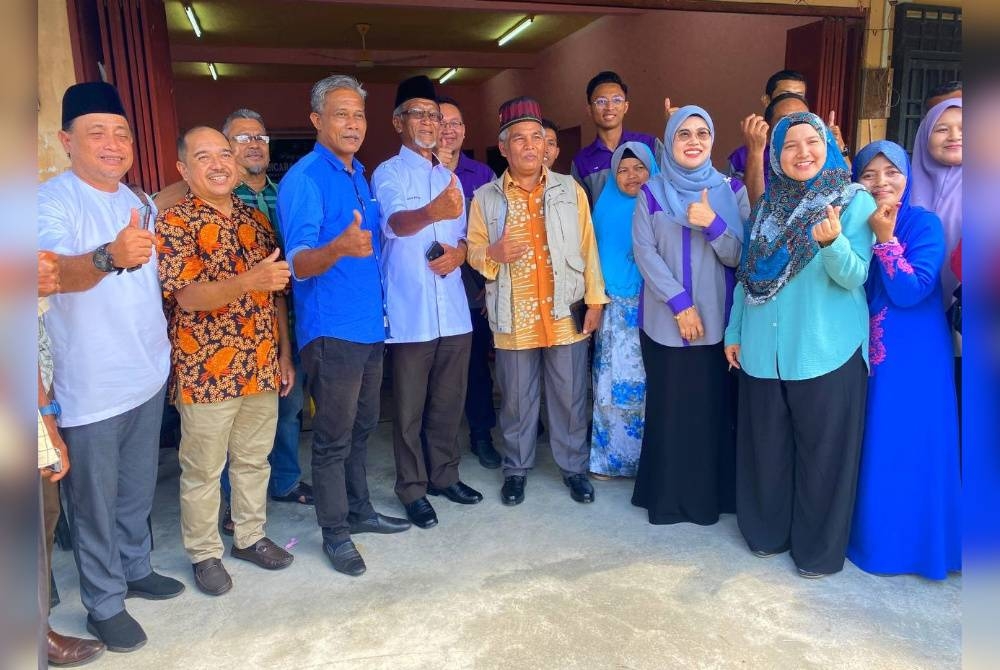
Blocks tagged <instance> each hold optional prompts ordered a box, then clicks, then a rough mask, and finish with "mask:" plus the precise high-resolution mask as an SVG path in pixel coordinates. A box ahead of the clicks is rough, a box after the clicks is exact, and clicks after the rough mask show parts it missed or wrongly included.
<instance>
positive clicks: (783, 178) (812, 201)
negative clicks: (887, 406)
mask: <svg viewBox="0 0 1000 670" xmlns="http://www.w3.org/2000/svg"><path fill="white" fill-rule="evenodd" d="M769 168H770V170H771V171H772V174H771V179H770V180H769V181H768V185H767V189H766V191H765V192H764V197H763V198H762V199H761V200H760V201H759V202H758V204H757V205H756V207H755V208H754V211H753V214H752V215H751V217H750V223H749V224H748V230H747V239H746V240H745V242H744V245H743V258H742V259H741V260H740V267H739V270H738V271H737V278H738V279H739V284H738V285H737V286H736V290H735V292H734V295H733V310H732V314H731V317H730V321H729V327H728V328H727V330H726V340H725V341H726V357H727V359H728V360H729V363H730V365H732V366H734V367H739V368H741V369H742V370H743V374H742V375H741V377H740V390H739V420H738V428H737V435H738V438H737V472H738V484H737V509H738V512H737V518H738V521H739V526H740V530H741V531H742V533H743V536H744V538H745V539H746V541H747V544H748V545H749V547H750V550H751V551H752V552H753V553H754V554H756V555H757V556H761V557H766V556H772V555H774V554H777V553H780V552H784V551H788V550H791V554H792V559H793V560H794V561H795V565H796V566H797V568H798V571H799V574H800V575H801V576H803V577H809V578H815V577H822V576H825V575H827V574H831V573H834V572H838V571H839V570H841V569H842V568H843V565H844V552H845V549H846V548H847V540H848V535H849V532H850V524H851V513H852V511H853V508H854V495H855V487H856V485H857V473H858V454H859V451H860V448H861V439H862V434H863V431H864V421H865V395H866V388H867V381H868V380H867V377H868V368H867V364H868V304H867V301H866V300H865V290H864V284H865V280H866V279H867V278H868V266H869V264H870V262H871V255H872V232H871V229H870V228H869V227H868V217H869V215H870V214H871V213H872V212H873V211H874V210H875V203H874V201H873V200H872V197H871V196H870V195H868V193H866V192H865V191H864V189H863V188H862V187H861V186H859V185H857V184H852V183H851V175H850V172H849V171H848V169H847V165H846V163H845V162H844V159H843V156H841V154H840V150H839V147H838V146H837V143H836V141H835V140H834V138H833V135H832V134H831V133H830V131H829V129H827V127H826V126H825V125H824V124H823V122H822V121H821V120H820V118H819V117H818V116H816V115H815V114H809V113H806V112H796V113H794V114H791V115H789V116H786V117H785V118H783V119H781V121H779V122H778V123H777V125H776V126H775V128H774V132H773V133H772V135H771V154H770V165H769Z"/></svg>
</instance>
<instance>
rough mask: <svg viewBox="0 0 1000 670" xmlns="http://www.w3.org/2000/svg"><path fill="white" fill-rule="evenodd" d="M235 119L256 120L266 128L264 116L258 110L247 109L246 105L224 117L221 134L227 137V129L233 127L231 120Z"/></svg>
mask: <svg viewBox="0 0 1000 670" xmlns="http://www.w3.org/2000/svg"><path fill="white" fill-rule="evenodd" d="M236 119H250V120H251V121H256V122H257V123H259V124H260V125H261V126H262V127H263V128H267V124H265V123H264V117H263V116H261V115H260V114H259V113H258V112H255V111H253V110H252V109H247V108H246V107H240V108H239V109H237V110H236V111H235V112H233V113H232V114H230V115H229V116H227V117H226V120H225V122H223V124H222V134H223V135H225V136H226V137H227V138H228V137H229V131H230V129H232V127H233V121H235V120H236Z"/></svg>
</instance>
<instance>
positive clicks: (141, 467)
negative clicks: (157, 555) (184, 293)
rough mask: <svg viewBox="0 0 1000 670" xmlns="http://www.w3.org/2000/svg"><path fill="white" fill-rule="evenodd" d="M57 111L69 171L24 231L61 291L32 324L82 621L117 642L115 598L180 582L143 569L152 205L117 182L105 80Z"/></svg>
mask: <svg viewBox="0 0 1000 670" xmlns="http://www.w3.org/2000/svg"><path fill="white" fill-rule="evenodd" d="M62 120H63V129H62V131H61V132H60V133H59V138H60V140H61V141H62V144H63V148H64V149H65V150H66V153H67V154H68V155H69V158H70V170H69V171H67V172H64V173H63V174H61V175H59V176H57V177H54V178H52V179H50V180H49V181H47V182H45V183H44V184H42V185H41V186H40V187H39V189H38V242H39V248H41V249H47V250H50V251H53V252H55V253H57V254H59V255H60V260H59V263H60V290H61V291H63V293H62V294H57V295H53V296H51V297H50V298H49V302H50V309H49V311H48V313H46V315H45V326H46V329H47V330H48V334H49V336H50V338H51V340H52V353H53V359H54V363H55V382H54V389H55V391H54V396H55V398H57V399H58V402H59V405H60V409H61V414H60V416H59V427H60V429H61V430H62V435H63V439H64V440H65V441H66V443H67V444H68V445H69V447H70V450H71V451H72V452H73V469H72V470H71V471H70V473H69V475H68V476H67V477H66V479H65V480H64V482H63V485H64V493H65V498H66V503H67V512H68V514H69V519H70V530H71V534H72V538H73V553H74V556H75V558H76V564H77V567H78V569H79V571H80V598H81V600H82V601H83V604H84V606H85V607H86V608H87V630H89V631H90V632H91V633H92V634H94V635H95V636H96V637H98V638H100V639H101V640H102V641H103V642H104V643H105V644H106V645H107V647H108V649H109V650H110V651H117V652H126V651H133V650H135V649H138V648H139V647H141V646H142V645H143V644H145V642H146V634H145V632H144V631H143V630H142V627H141V626H140V625H139V623H138V622H137V621H136V620H135V619H133V618H132V617H131V616H130V615H129V613H128V612H127V611H126V610H125V598H126V597H130V596H137V597H141V598H146V599H150V600H164V599H166V598H172V597H174V596H177V595H180V593H181V592H182V591H183V590H184V585H183V584H181V583H180V582H179V581H177V580H175V579H171V578H170V577H164V576H162V575H159V574H157V573H156V572H154V571H153V568H152V565H151V564H150V557H149V553H150V549H151V548H152V542H151V538H150V533H149V527H148V525H147V519H148V518H149V512H150V510H151V508H152V506H153V492H154V490H155V488H156V470H157V456H158V451H159V433H160V420H161V418H162V415H163V400H164V395H165V392H166V381H167V372H168V370H169V366H170V343H169V342H168V340H167V324H166V320H165V318H164V315H163V307H162V301H161V296H160V282H159V279H158V277H157V264H156V256H155V254H154V253H153V245H154V242H155V239H154V236H153V233H152V232H151V231H150V230H149V228H150V227H151V225H152V221H153V219H154V217H155V216H156V212H155V208H154V207H153V206H152V205H151V204H150V203H149V202H148V198H140V197H139V196H137V195H136V194H135V193H133V191H132V190H131V189H129V188H128V187H127V186H125V185H124V184H122V183H121V179H122V177H124V176H125V173H127V172H128V170H129V168H131V166H132V159H133V146H132V142H133V138H132V131H131V128H130V127H129V124H128V120H127V119H126V118H125V109H124V107H123V106H122V103H121V100H120V99H119V97H118V93H117V91H116V90H115V89H114V87H113V86H111V85H109V84H106V83H101V82H90V83H83V84H76V85H74V86H71V87H70V88H69V89H67V91H66V93H65V95H64V97H63V113H62ZM143 200H146V202H144V201H143Z"/></svg>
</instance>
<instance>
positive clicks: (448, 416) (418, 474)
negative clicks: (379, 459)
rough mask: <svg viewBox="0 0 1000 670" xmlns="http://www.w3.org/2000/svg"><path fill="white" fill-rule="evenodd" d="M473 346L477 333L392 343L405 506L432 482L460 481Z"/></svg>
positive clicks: (395, 441)
mask: <svg viewBox="0 0 1000 670" xmlns="http://www.w3.org/2000/svg"><path fill="white" fill-rule="evenodd" d="M471 348H472V334H471V333H466V334H464V335H451V336H448V337H439V338H437V339H435V340H431V341H430V342H407V343H404V344H390V345H389V351H391V352H392V395H393V398H394V399H395V401H396V420H395V421H394V422H393V427H392V446H393V453H394V454H395V457H396V496H397V497H398V498H399V500H400V502H402V503H403V504H404V505H408V504H410V503H411V502H413V501H415V500H419V499H420V498H423V497H424V496H425V495H427V485H428V484H430V485H431V486H434V487H436V488H446V487H448V486H451V485H452V484H454V483H455V482H457V481H458V463H459V461H460V460H461V458H460V457H459V454H458V428H459V426H461V425H462V410H463V408H464V407H465V389H466V383H467V381H468V378H469V351H470V350H471ZM421 432H423V435H424V437H425V438H426V445H425V444H422V441H421V438H420V434H421Z"/></svg>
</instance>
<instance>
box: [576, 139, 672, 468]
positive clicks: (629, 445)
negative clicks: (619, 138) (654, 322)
mask: <svg viewBox="0 0 1000 670" xmlns="http://www.w3.org/2000/svg"><path fill="white" fill-rule="evenodd" d="M658 172H659V168H658V167H657V165H656V160H655V159H654V158H653V152H652V151H650V149H649V147H648V146H646V145H645V144H643V143H642V142H625V143H623V144H621V145H619V146H618V149H616V150H615V153H614V155H613V156H612V157H611V177H613V178H612V179H608V180H607V181H606V182H605V183H604V189H603V190H602V191H601V193H600V195H599V196H598V198H597V201H596V202H595V203H594V216H593V218H594V236H595V237H596V239H597V251H598V254H599V255H600V258H601V272H602V273H603V274H604V285H605V288H606V290H607V292H608V297H609V298H611V302H610V303H609V304H608V305H607V306H606V307H605V308H604V315H603V317H602V321H601V327H600V329H598V331H597V335H596V339H595V340H594V429H593V432H592V435H591V441H590V473H591V475H592V476H593V477H594V478H595V479H609V478H611V477H635V472H636V468H637V467H638V465H639V450H640V448H641V447H642V428H643V411H644V408H645V405H646V373H645V372H644V371H643V368H642V353H641V352H640V350H639V292H640V291H641V290H642V277H641V276H640V275H639V269H638V268H637V267H636V265H635V256H634V255H633V253H632V211H633V210H634V209H635V201H636V196H637V195H638V194H639V189H641V188H642V186H643V184H645V183H646V182H647V181H648V180H649V178H650V176H651V175H655V174H657V173H658Z"/></svg>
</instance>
